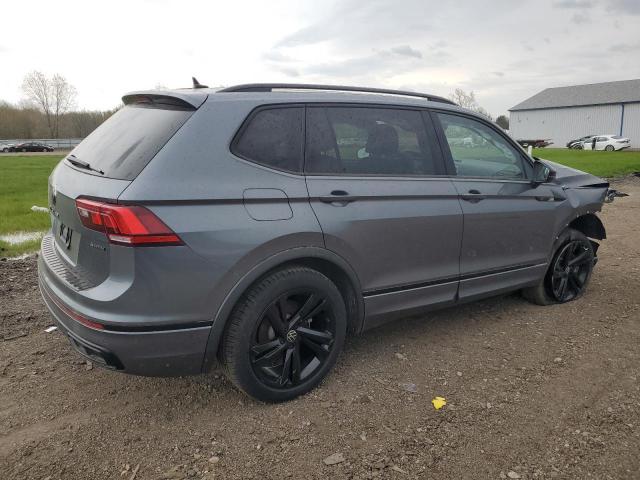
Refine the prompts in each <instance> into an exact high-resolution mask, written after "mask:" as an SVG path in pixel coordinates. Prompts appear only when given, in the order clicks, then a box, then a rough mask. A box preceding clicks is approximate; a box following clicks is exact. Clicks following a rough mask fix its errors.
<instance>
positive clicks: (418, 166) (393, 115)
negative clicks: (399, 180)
mask: <svg viewBox="0 0 640 480" xmlns="http://www.w3.org/2000/svg"><path fill="white" fill-rule="evenodd" d="M435 142H436V141H435V137H434V136H433V135H428V134H427V131H426V130H425V125H424V123H423V120H422V116H421V115H420V112H418V111H412V110H402V109H393V108H373V107H311V108H308V109H307V148H306V163H305V170H306V172H308V173H316V174H332V173H333V174H340V173H343V174H364V175H434V174H436V173H438V172H437V170H438V168H437V165H436V161H435V159H436V154H435V152H434V148H436V147H435Z"/></svg>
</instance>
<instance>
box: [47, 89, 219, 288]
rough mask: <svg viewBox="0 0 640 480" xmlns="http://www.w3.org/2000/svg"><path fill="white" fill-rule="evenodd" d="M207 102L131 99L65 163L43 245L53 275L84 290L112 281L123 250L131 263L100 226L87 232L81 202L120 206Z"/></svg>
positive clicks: (52, 181)
mask: <svg viewBox="0 0 640 480" xmlns="http://www.w3.org/2000/svg"><path fill="white" fill-rule="evenodd" d="M205 98H206V95H204V98H202V96H197V97H195V101H191V102H189V101H185V100H184V99H182V98H177V97H171V96H167V95H157V94H133V95H128V96H126V97H124V99H123V100H124V102H125V106H124V107H123V108H121V109H120V110H119V111H118V112H116V113H115V114H114V115H113V116H112V117H111V118H109V119H108V120H107V121H106V122H104V123H103V124H102V125H101V126H100V127H98V128H97V129H96V130H95V131H94V132H93V133H91V135H89V136H88V137H87V138H86V139H85V140H83V141H82V143H80V144H79V145H78V146H77V147H76V148H75V149H74V150H73V151H72V152H71V153H70V154H69V155H68V156H67V157H66V158H65V159H64V160H62V161H61V162H60V164H59V165H58V166H57V167H56V169H55V170H54V171H53V173H52V174H51V176H50V177H49V206H50V210H51V224H52V229H51V234H50V235H47V236H45V239H44V240H43V245H42V256H43V259H44V260H45V262H46V263H47V265H48V266H49V268H50V270H52V271H53V273H55V274H56V275H57V276H59V277H61V278H62V279H63V280H65V281H66V283H68V284H69V285H71V286H72V287H73V288H74V289H76V290H84V289H87V288H91V287H93V286H96V285H98V284H100V283H101V282H103V281H104V280H105V279H106V278H107V277H108V276H109V273H110V270H111V268H110V266H111V265H114V260H117V258H112V257H116V256H117V255H116V252H118V249H120V252H121V253H122V254H123V256H124V257H126V258H129V257H128V256H127V254H126V253H125V252H124V251H123V250H122V249H127V250H128V247H127V246H120V245H122V243H120V245H118V244H117V242H116V243H115V244H114V242H112V241H110V238H109V237H108V236H107V235H106V234H105V231H104V230H103V231H100V228H96V226H95V225H93V226H92V225H90V224H89V227H90V228H87V225H88V223H87V219H86V218H85V219H84V220H85V221H84V222H83V220H82V219H81V218H80V216H79V213H78V208H77V207H78V204H77V201H78V199H80V200H81V201H82V200H83V199H84V200H88V201H89V203H91V202H94V204H95V205H100V204H101V203H106V204H115V203H116V202H117V199H118V197H119V196H120V194H121V193H122V192H123V191H124V190H125V189H126V188H127V187H128V186H129V184H130V183H131V182H132V181H133V180H134V179H135V178H136V177H137V176H138V174H139V173H140V172H141V171H142V170H143V169H144V167H145V166H146V165H147V164H148V163H149V162H150V161H151V160H152V159H153V157H154V156H155V155H156V153H158V151H160V149H161V148H162V147H163V146H164V145H165V144H166V143H167V142H168V141H169V139H170V138H171V137H172V136H173V135H174V134H175V133H176V132H177V131H178V129H180V128H181V127H182V126H183V125H184V124H185V122H186V121H187V120H188V119H189V118H190V117H191V116H192V115H193V113H194V111H195V110H196V109H197V107H198V106H199V105H200V104H202V102H203V101H204V99H205ZM194 103H195V104H194ZM125 213H126V212H125ZM85 215H86V212H85ZM103 218H106V217H104V216H103ZM98 220H100V219H99V218H98ZM107 220H109V219H107ZM91 227H93V228H91Z"/></svg>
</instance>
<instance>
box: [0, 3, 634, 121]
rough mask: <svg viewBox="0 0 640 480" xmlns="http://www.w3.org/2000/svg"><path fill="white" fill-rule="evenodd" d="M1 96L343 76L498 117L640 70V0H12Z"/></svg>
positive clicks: (87, 97) (117, 94) (106, 104)
mask: <svg viewBox="0 0 640 480" xmlns="http://www.w3.org/2000/svg"><path fill="white" fill-rule="evenodd" d="M1 10H2V18H3V19H5V20H7V19H12V21H5V20H3V22H2V28H1V29H0V100H6V101H9V102H13V103H17V102H19V101H20V100H21V99H22V98H23V94H22V91H21V85H22V80H23V78H24V76H25V75H26V74H27V73H28V72H30V71H32V70H39V71H42V72H44V73H46V74H54V73H59V74H61V75H63V76H64V77H66V78H67V80H68V81H69V82H70V83H71V84H72V85H74V86H75V87H76V89H77V91H78V97H77V102H76V103H77V107H78V108H79V109H108V108H112V107H114V106H116V105H117V104H118V103H119V101H120V98H121V97H122V95H123V94H124V93H126V92H128V91H132V90H146V89H153V88H155V87H157V86H164V87H169V88H176V87H188V86H190V85H191V76H196V77H197V78H198V80H199V81H200V82H201V83H204V84H207V85H210V86H229V85H234V84H239V83H253V82H296V83H332V84H347V85H357V86H372V87H386V88H397V89H406V90H415V91H421V92H428V93H432V94H437V95H443V96H447V95H449V94H450V93H451V92H452V91H453V90H455V89H456V88H461V89H463V90H465V91H473V92H475V94H476V97H477V99H478V102H479V104H480V105H481V106H483V107H484V108H485V109H487V110H488V111H489V112H490V113H491V114H493V115H494V116H497V115H500V114H503V113H507V110H508V109H509V108H510V107H512V106H514V105H516V104H517V103H520V102H521V101H523V100H525V99H526V98H528V97H530V96H531V95H534V94H535V93H537V92H539V91H541V90H543V89H545V88H548V87H556V86H565V85H575V84H585V83H596V82H604V81H614V80H628V79H632V78H640V0H539V1H535V0H483V1H478V0H450V1H443V0H439V1H431V0H421V1H418V0H339V1H319V0H316V1H305V0H298V1H289V0H282V1H279V0H270V1H243V0H235V1H225V2H218V1H199V0H191V1H188V0H181V1H176V0H127V1H120V0H110V1H108V2H98V1H91V0H83V1H76V0H56V1H51V0H43V1H40V0H21V1H14V0H10V1H6V2H3V5H2V9H1Z"/></svg>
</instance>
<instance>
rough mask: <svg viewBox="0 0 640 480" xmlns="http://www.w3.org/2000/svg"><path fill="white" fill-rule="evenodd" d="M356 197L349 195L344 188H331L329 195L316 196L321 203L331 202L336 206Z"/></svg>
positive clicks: (349, 201) (351, 200)
mask: <svg viewBox="0 0 640 480" xmlns="http://www.w3.org/2000/svg"><path fill="white" fill-rule="evenodd" d="M355 199H356V197H353V196H351V195H349V192H345V191H344V190H332V191H331V195H329V196H323V197H318V200H320V201H321V202H322V203H331V204H334V205H336V206H344V205H346V204H347V203H351V202H353V201H355Z"/></svg>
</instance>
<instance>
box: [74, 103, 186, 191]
mask: <svg viewBox="0 0 640 480" xmlns="http://www.w3.org/2000/svg"><path fill="white" fill-rule="evenodd" d="M193 112H194V110H193V109H186V108H178V107H172V106H163V107H157V106H153V107H151V106H144V105H127V106H125V107H124V108H122V109H120V110H119V111H118V112H116V113H115V114H114V115H113V116H111V118H109V119H108V120H107V121H106V122H104V123H103V124H102V125H100V126H99V127H98V128H97V129H95V130H94V131H93V132H92V133H91V134H90V135H89V136H88V137H87V138H85V139H84V140H83V141H82V142H81V143H80V144H79V145H78V146H77V147H76V148H75V149H74V150H73V154H74V155H75V156H76V157H77V158H78V159H80V160H83V161H85V162H88V163H89V164H90V165H91V167H92V168H95V169H97V170H102V171H103V172H104V176H105V177H109V178H117V179H122V180H133V179H134V178H135V177H137V176H138V174H139V173H140V172H141V171H142V169H143V168H144V167H145V166H146V165H147V164H148V163H149V161H150V160H151V159H152V158H153V157H154V156H155V155H156V153H158V152H159V151H160V149H161V148H162V147H163V146H164V144H165V143H167V141H168V140H169V139H170V138H171V137H172V136H173V134H174V133H176V132H177V131H178V129H179V128H180V127H181V126H182V125H183V124H184V123H185V122H186V121H187V120H188V119H189V117H191V115H193ZM82 171H83V172H87V173H88V172H89V171H88V170H82Z"/></svg>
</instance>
